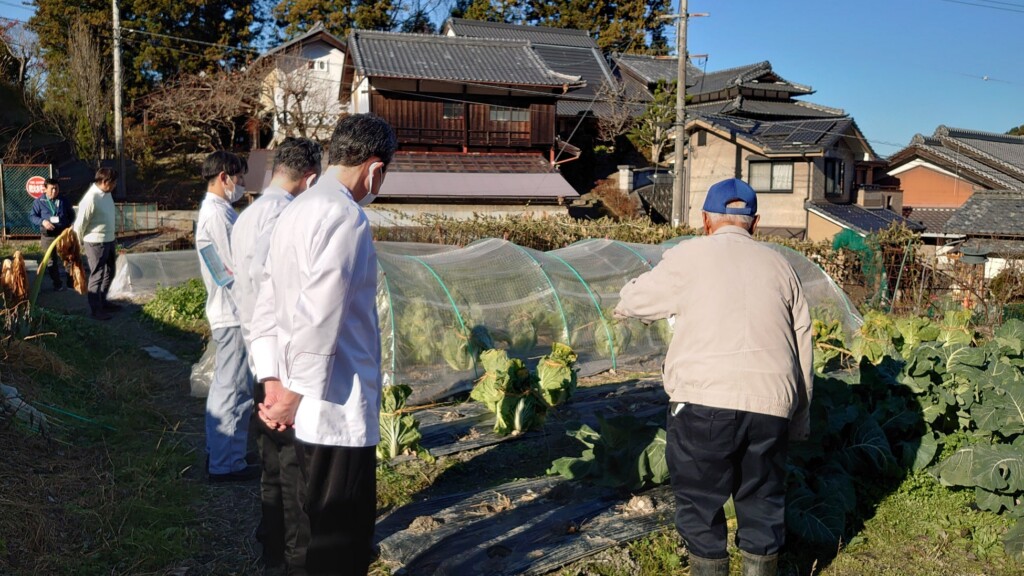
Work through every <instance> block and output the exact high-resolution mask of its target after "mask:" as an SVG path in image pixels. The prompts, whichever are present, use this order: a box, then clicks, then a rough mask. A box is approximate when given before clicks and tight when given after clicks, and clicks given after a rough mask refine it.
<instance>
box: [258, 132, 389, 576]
mask: <svg viewBox="0 0 1024 576" xmlns="http://www.w3.org/2000/svg"><path fill="white" fill-rule="evenodd" d="M396 148H397V140H396V138H395V133H394V130H392V129H391V127H390V126H389V125H388V124H387V123H386V122H385V121H384V120H382V119H380V118H378V117H376V116H373V115H370V114H357V115H353V116H348V117H346V118H344V119H342V120H341V121H339V122H338V125H337V126H336V127H335V129H334V134H333V135H332V137H331V143H330V146H329V147H328V152H329V160H328V163H329V165H330V168H329V169H328V171H327V173H326V174H325V175H324V177H322V178H321V179H320V181H319V182H318V183H317V184H316V185H315V186H313V187H312V188H310V189H309V190H308V191H306V192H305V193H303V194H302V195H301V196H299V197H298V198H296V199H295V200H293V201H292V203H291V204H290V205H288V207H287V208H285V209H284V211H283V212H282V213H281V216H280V217H279V218H278V223H277V227H276V228H275V229H274V233H273V236H272V238H271V243H270V253H269V255H268V256H267V264H266V267H265V269H264V276H263V281H262V282H261V284H260V291H259V294H258V297H257V301H256V309H255V312H254V313H253V325H252V353H253V359H254V361H255V365H256V373H257V374H258V375H259V378H260V380H262V381H263V382H264V383H265V385H266V386H267V388H268V389H272V388H273V387H274V386H276V385H277V382H276V381H278V380H279V381H280V384H281V386H282V387H281V392H280V394H279V395H278V396H277V397H272V396H270V395H268V396H267V399H266V401H265V402H264V403H263V404H261V405H260V407H259V408H260V418H261V419H262V420H263V421H264V422H266V423H268V424H269V425H272V426H276V427H278V428H279V429H283V428H285V427H287V426H290V425H294V427H295V438H296V441H297V443H298V447H297V450H298V451H299V460H300V467H301V468H302V470H303V478H304V480H305V486H304V488H305V498H304V501H305V509H306V513H307V514H308V516H309V528H310V540H309V544H308V547H307V550H306V569H307V571H308V572H309V574H332V575H334V574H345V575H348V574H360V575H362V574H366V572H367V569H368V568H369V565H370V562H371V561H372V559H373V528H374V519H375V515H376V497H375V496H376V476H375V474H376V453H375V452H376V445H377V443H378V442H380V424H379V415H380V394H381V374H380V360H381V357H380V328H379V326H378V323H377V305H376V295H377V257H376V253H375V251H374V247H373V236H372V233H371V230H370V222H369V220H367V218H366V215H365V214H364V213H363V210H362V208H361V206H366V205H368V204H369V203H370V202H372V201H373V199H374V198H375V197H376V195H377V193H378V192H379V190H380V186H381V183H382V182H383V180H384V174H385V172H386V170H387V166H388V164H389V163H390V162H391V159H392V158H393V156H394V153H395V149H396Z"/></svg>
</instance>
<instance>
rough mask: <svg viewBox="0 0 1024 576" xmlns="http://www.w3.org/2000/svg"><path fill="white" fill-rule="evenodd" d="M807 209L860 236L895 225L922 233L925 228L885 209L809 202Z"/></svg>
mask: <svg viewBox="0 0 1024 576" xmlns="http://www.w3.org/2000/svg"><path fill="white" fill-rule="evenodd" d="M807 209H808V210H810V211H811V212H814V213H816V214H818V215H820V216H824V217H826V218H830V219H831V220H834V221H835V222H837V223H839V224H840V225H842V226H844V227H846V228H849V229H851V230H853V231H854V232H858V233H860V234H872V233H874V232H880V231H882V230H885V229H887V228H889V227H890V226H892V225H893V224H894V223H902V224H904V225H905V226H906V227H907V228H910V229H911V230H915V231H918V232H920V231H921V230H923V229H924V226H922V225H920V224H918V223H917V222H914V221H912V220H907V219H906V218H903V217H902V216H900V215H899V214H897V213H895V212H893V211H892V210H887V209H884V208H871V209H869V208H864V207H862V206H858V205H856V204H832V203H831V202H820V201H817V202H808V203H807Z"/></svg>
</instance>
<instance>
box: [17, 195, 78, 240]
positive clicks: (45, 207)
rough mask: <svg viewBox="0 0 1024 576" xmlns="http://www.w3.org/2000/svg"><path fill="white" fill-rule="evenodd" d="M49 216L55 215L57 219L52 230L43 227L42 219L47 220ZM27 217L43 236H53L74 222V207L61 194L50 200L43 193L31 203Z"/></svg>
mask: <svg viewBox="0 0 1024 576" xmlns="http://www.w3.org/2000/svg"><path fill="white" fill-rule="evenodd" d="M51 216H56V217H57V218H58V220H57V222H54V223H53V230H46V229H44V228H43V221H45V220H49V219H50V217H51ZM28 219H29V220H31V221H32V224H34V225H35V226H36V227H37V228H39V232H40V233H41V234H42V235H43V236H50V237H53V236H57V235H58V234H60V233H61V232H63V231H64V230H65V229H66V228H70V227H71V225H72V224H74V223H75V209H74V208H72V207H71V202H69V201H68V200H67V199H66V198H64V197H63V196H57V198H55V199H54V200H52V201H51V200H49V199H48V198H47V197H46V194H43V195H42V196H40V197H39V198H36V201H35V202H33V203H32V213H31V214H29V217H28Z"/></svg>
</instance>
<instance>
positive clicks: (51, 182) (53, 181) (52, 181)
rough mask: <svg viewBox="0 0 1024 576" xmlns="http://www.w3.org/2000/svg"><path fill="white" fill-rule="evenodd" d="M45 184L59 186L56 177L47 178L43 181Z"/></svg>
mask: <svg viewBox="0 0 1024 576" xmlns="http://www.w3.org/2000/svg"><path fill="white" fill-rule="evenodd" d="M43 184H45V185H46V186H60V182H57V179H56V178H47V179H46V180H44V181H43Z"/></svg>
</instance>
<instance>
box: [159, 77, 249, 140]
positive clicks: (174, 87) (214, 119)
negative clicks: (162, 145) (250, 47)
mask: <svg viewBox="0 0 1024 576" xmlns="http://www.w3.org/2000/svg"><path fill="white" fill-rule="evenodd" d="M259 84H260V80H259V78H257V77H256V76H254V75H252V74H248V73H246V72H241V71H234V70H218V71H215V72H208V73H204V72H201V73H198V74H188V75H184V76H181V77H179V78H178V79H177V80H175V81H173V82H171V83H168V84H167V85H165V86H164V87H163V88H162V89H160V90H157V91H156V92H153V93H151V94H150V95H149V96H148V97H147V98H146V100H145V103H144V104H143V106H144V107H145V109H146V116H147V119H148V121H149V122H150V123H154V124H158V125H165V126H170V127H172V128H173V129H174V131H175V132H176V133H177V137H178V138H179V139H180V140H179V142H177V143H176V144H184V143H186V142H187V143H191V144H192V145H194V146H195V147H198V148H199V149H202V150H207V151H213V150H222V149H230V148H231V146H232V144H233V143H234V142H235V138H236V137H237V136H238V133H239V131H240V130H244V129H245V126H246V118H247V117H248V116H251V115H252V114H253V113H254V112H255V110H256V107H257V105H256V101H255V96H256V95H257V94H259V89H260V88H259ZM171 147H173V146H171Z"/></svg>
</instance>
